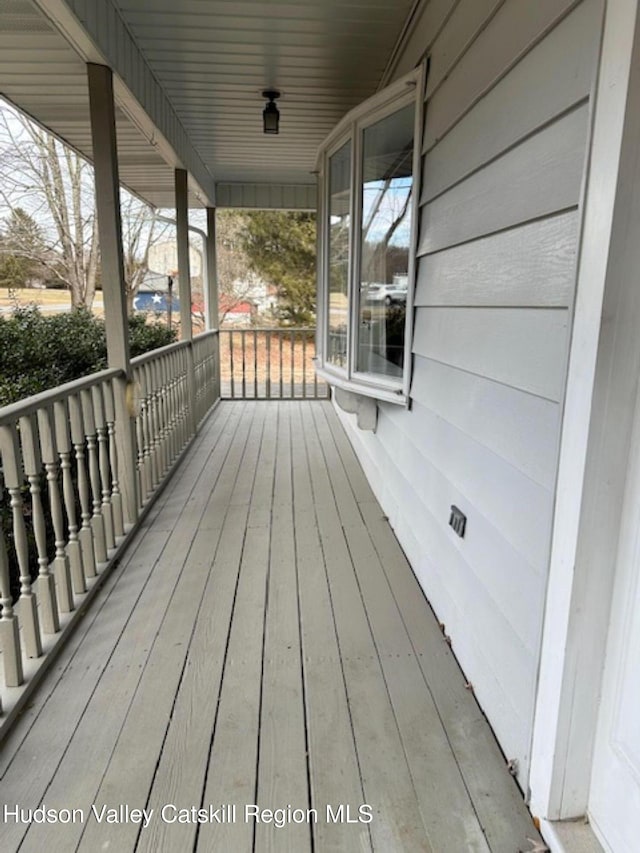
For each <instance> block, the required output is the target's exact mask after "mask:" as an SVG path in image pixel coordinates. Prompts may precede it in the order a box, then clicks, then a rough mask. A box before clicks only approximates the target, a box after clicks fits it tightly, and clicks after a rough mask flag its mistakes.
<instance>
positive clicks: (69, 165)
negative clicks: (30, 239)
mask: <svg viewBox="0 0 640 853" xmlns="http://www.w3.org/2000/svg"><path fill="white" fill-rule="evenodd" d="M0 145H1V148H0V181H1V184H0V197H1V198H2V202H3V203H4V206H5V208H7V209H8V210H10V211H11V210H13V209H15V207H16V206H18V205H19V206H20V207H22V208H25V209H26V210H27V211H28V213H29V214H30V216H32V217H33V219H34V220H36V221H37V222H38V223H39V224H41V226H42V229H43V234H44V244H45V250H44V251H43V252H42V253H41V254H40V256H39V257H37V258H33V260H37V261H38V262H40V263H42V264H44V266H46V267H48V268H49V269H50V271H51V273H52V275H54V276H55V277H56V278H58V279H59V280H61V281H63V282H64V283H65V284H66V285H67V287H68V288H69V291H70V293H71V304H72V305H73V307H74V308H80V307H86V308H90V307H91V305H92V303H93V298H94V295H95V290H96V284H97V279H98V234H97V220H96V215H95V197H94V194H93V191H92V190H93V187H92V180H91V178H92V176H91V174H90V166H89V164H88V163H87V161H86V160H84V159H83V158H82V157H80V156H79V155H78V154H76V153H75V152H74V151H72V150H71V149H70V148H67V147H66V146H64V145H63V144H62V143H61V142H59V141H58V140H57V139H55V138H54V137H53V136H51V135H50V134H48V133H46V132H45V131H44V130H42V129H41V128H40V127H38V126H37V125H35V124H34V123H33V122H31V121H29V119H27V118H26V117H25V116H23V115H21V114H20V113H16V112H14V111H13V110H9V109H7V108H5V107H3V108H2V109H0ZM28 251H29V248H28V247H26V246H25V252H28Z"/></svg>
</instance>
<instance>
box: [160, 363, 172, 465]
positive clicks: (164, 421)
mask: <svg viewBox="0 0 640 853" xmlns="http://www.w3.org/2000/svg"><path fill="white" fill-rule="evenodd" d="M167 364H168V361H167V357H166V355H165V356H164V357H163V358H161V359H160V361H159V363H158V373H159V376H160V391H159V394H160V447H161V449H162V473H163V475H164V474H166V473H167V471H168V470H169V466H170V465H171V460H170V458H169V456H170V451H169V410H168V407H167V402H168V401H167V388H168V378H167Z"/></svg>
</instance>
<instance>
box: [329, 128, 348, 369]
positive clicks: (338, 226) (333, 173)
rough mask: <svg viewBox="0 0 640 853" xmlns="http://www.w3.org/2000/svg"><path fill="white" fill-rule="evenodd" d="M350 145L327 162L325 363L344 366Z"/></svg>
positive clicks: (346, 322) (346, 323)
mask: <svg viewBox="0 0 640 853" xmlns="http://www.w3.org/2000/svg"><path fill="white" fill-rule="evenodd" d="M350 200H351V142H350V141H349V142H347V143H345V145H343V146H342V148H340V150H339V151H336V153H335V154H334V155H333V156H332V157H331V158H330V159H329V229H328V231H329V310H328V317H329V322H328V331H329V340H328V348H327V361H328V362H331V363H332V364H335V365H337V366H339V367H346V364H347V326H348V324H349V310H348V307H349V306H348V292H349V227H350V223H351V206H350Z"/></svg>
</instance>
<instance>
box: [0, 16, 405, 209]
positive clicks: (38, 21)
mask: <svg viewBox="0 0 640 853" xmlns="http://www.w3.org/2000/svg"><path fill="white" fill-rule="evenodd" d="M112 2H113V4H114V7H115V9H114V10H111V11H113V13H114V15H117V16H118V17H120V19H121V21H122V24H124V27H126V31H127V32H128V33H129V34H130V36H131V37H132V39H133V41H134V43H135V48H137V49H138V50H139V52H140V58H141V61H142V62H143V63H144V64H145V65H146V67H147V68H148V72H149V74H150V75H151V79H152V80H154V82H155V83H157V84H159V89H160V90H161V91H162V93H163V95H165V96H166V98H167V100H168V103H169V104H170V106H171V108H172V109H173V112H174V113H175V116H176V117H177V118H176V121H177V126H178V128H179V132H180V133H182V132H183V131H184V134H185V137H186V139H187V140H188V143H189V147H190V148H192V149H193V151H194V153H195V155H196V157H195V159H196V160H197V161H198V163H199V165H201V166H202V172H201V175H200V176H196V179H198V178H200V180H201V183H200V187H202V186H203V183H202V176H204V177H205V179H207V173H209V175H210V176H212V178H213V181H215V182H216V183H224V184H228V183H239V184H297V185H300V184H302V185H305V184H306V185H313V184H314V183H315V179H314V176H313V174H312V170H313V168H314V162H315V153H316V149H317V147H318V145H319V143H320V142H321V140H322V139H323V137H324V136H325V135H326V134H327V133H328V132H329V131H330V130H331V128H332V127H333V126H334V125H335V124H336V122H337V121H338V120H339V119H340V118H341V117H342V116H343V115H344V114H345V113H346V112H347V111H348V110H349V109H351V108H352V107H353V106H354V105H355V104H357V103H358V102H360V101H362V100H363V99H364V98H366V97H367V96H369V95H371V94H373V92H375V90H376V89H377V88H378V86H379V85H380V83H381V80H382V78H383V75H384V72H385V69H386V67H387V66H388V64H389V61H390V59H391V57H392V55H393V52H394V47H395V45H396V43H397V41H398V39H399V37H400V35H401V33H402V32H403V27H404V25H405V22H406V20H407V19H408V17H409V15H410V12H411V10H412V8H413V7H414V5H415V3H414V0H300V2H296V3H283V2H270V0H254V2H237V3H233V2H228V1H227V0H181V2H180V3H175V0H104V5H105V8H106V6H109V7H111V4H112ZM90 8H91V6H90V4H89V5H88V6H87V4H85V3H83V2H78V0H3V2H2V3H0V94H3V95H5V96H6V97H7V98H9V99H10V100H11V101H13V102H14V103H15V104H17V105H18V106H19V107H20V108H22V109H24V110H25V111H26V112H28V113H29V114H31V115H32V116H33V117H35V118H36V119H37V120H38V121H40V122H41V123H42V124H44V125H45V126H46V127H48V128H49V129H51V130H52V131H53V132H55V133H56V134H57V135H58V136H60V137H61V138H63V139H65V140H66V141H67V142H69V143H70V144H71V145H72V146H73V147H75V148H76V149H78V150H79V151H81V152H82V153H83V154H85V155H87V156H89V157H90V156H91V137H90V127H89V109H88V92H87V84H86V73H85V67H84V61H85V60H86V59H89V60H90V61H101V60H100V54H102V55H107V51H105V50H103V49H102V46H101V45H100V44H99V42H98V40H97V39H96V36H95V32H93V31H91V28H90V26H89V27H88V28H87V30H86V32H87V33H89V34H90V37H89V36H88V37H87V42H88V43H92V44H93V45H95V47H96V50H95V55H94V56H92V53H94V51H89V52H88V51H87V50H86V48H85V47H84V45H82V44H79V43H78V39H77V38H76V37H74V33H73V32H71V31H70V30H69V28H68V27H67V26H66V22H67V19H69V20H71V19H73V21H74V28H75V27H76V26H78V25H79V26H82V27H85V26H87V22H85V21H84V20H82V10H83V9H85V10H87V9H90ZM96 14H98V12H96ZM99 14H102V15H105V16H107V12H106V11H105V9H102V8H101V10H100V13H99ZM50 17H51V19H52V20H53V21H54V22H55V23H52V21H51V20H50V19H49V18H50ZM62 20H63V21H64V24H65V25H64V26H63V25H61V21H62ZM105 20H107V17H105ZM112 23H113V21H112V20H111V21H109V25H110V26H111V28H112V29H113V27H112ZM122 24H121V26H122ZM74 28H72V30H73V29H74ZM62 30H64V32H65V35H64V36H63V35H62V32H61V31H62ZM72 45H73V46H72ZM125 48H126V50H125ZM127 51H128V46H123V49H122V50H121V51H120V53H121V54H125V53H127ZM129 53H130V51H129ZM80 54H82V55H80ZM114 71H116V72H118V71H119V69H118V68H117V67H115V66H114ZM267 88H275V89H278V90H279V91H280V92H281V93H282V94H281V98H280V101H279V107H280V110H281V122H280V134H279V135H278V136H265V135H264V134H263V133H262V115H261V113H262V109H263V106H264V103H265V102H264V99H263V98H262V91H263V90H264V89H267ZM121 106H125V109H124V110H123V109H120V110H119V112H118V139H119V145H120V172H121V179H122V181H123V183H125V184H126V185H127V186H128V187H129V188H131V189H132V190H133V191H135V192H136V193H138V194H139V195H141V196H142V197H144V198H146V199H147V200H148V201H150V202H151V203H152V204H155V205H157V206H170V205H172V204H173V190H172V185H173V167H174V166H175V165H179V162H178V158H179V157H180V153H179V152H178V154H177V155H176V157H174V158H173V160H174V162H171V159H172V158H171V157H170V156H167V151H166V150H164V151H163V150H162V148H158V146H157V140H156V139H154V134H153V132H150V130H149V127H148V126H146V127H141V126H140V122H139V121H137V120H136V115H135V111H134V112H131V111H128V110H126V104H124V103H122V102H121ZM138 115H139V113H138ZM184 165H185V167H186V168H189V164H184ZM213 181H212V182H211V183H212V184H213ZM197 189H198V188H197V187H196V186H195V185H194V194H193V197H192V199H191V203H192V204H193V205H197V204H198V203H199V201H198V199H197V196H196V191H197ZM206 189H207V188H205V192H204V193H198V195H200V196H201V197H204V196H205V195H206V194H207V192H206Z"/></svg>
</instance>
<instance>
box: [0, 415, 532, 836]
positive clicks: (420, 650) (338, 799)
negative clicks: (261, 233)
mask: <svg viewBox="0 0 640 853" xmlns="http://www.w3.org/2000/svg"><path fill="white" fill-rule="evenodd" d="M446 640H447V638H446V637H445V636H444V635H443V633H442V631H441V629H440V627H439V625H438V623H437V621H436V620H435V618H434V616H433V613H432V611H431V610H430V608H429V606H428V604H427V603H426V601H425V599H424V597H423V594H422V592H421V590H420V587H419V586H418V583H417V581H416V579H415V577H414V575H413V573H412V571H411V568H410V567H409V565H408V563H407V561H406V559H405V557H404V555H403V553H402V550H401V549H400V547H399V545H398V543H397V541H396V539H395V537H394V534H393V532H392V530H391V528H390V527H389V525H388V523H387V521H386V519H385V517H384V516H383V514H382V511H381V509H380V506H379V505H378V503H377V501H376V500H375V498H374V495H373V493H372V491H371V489H370V487H369V485H368V483H367V481H366V479H365V477H364V475H363V473H362V470H361V468H360V466H359V463H358V461H357V459H356V457H355V454H354V452H353V450H352V448H351V445H350V443H349V442H348V440H347V437H346V435H345V433H344V431H343V429H342V426H341V425H340V423H339V421H338V420H337V417H336V415H335V413H334V411H333V408H332V406H331V404H330V403H329V402H327V401H320V400H313V401H222V402H219V403H218V404H217V406H215V407H214V408H213V410H212V412H211V413H210V414H209V416H208V417H207V418H206V419H205V420H204V421H203V425H202V426H201V428H200V430H199V432H198V434H197V435H196V437H195V438H194V440H193V442H192V443H191V445H190V447H189V449H188V450H187V452H186V454H184V455H183V457H182V461H181V462H180V464H179V465H177V467H176V468H175V469H174V473H173V474H172V475H171V477H170V479H169V480H168V483H167V485H166V487H165V488H164V489H163V490H162V491H161V493H160V494H159V495H158V497H157V498H156V499H155V501H154V502H153V503H152V505H151V506H150V507H149V508H148V510H147V514H146V515H145V516H144V518H143V520H142V522H141V524H140V526H139V527H138V529H137V532H136V533H135V534H134V536H133V538H132V539H131V541H130V543H129V546H128V548H127V550H126V552H125V553H124V554H123V555H122V557H121V559H120V561H119V563H118V564H117V565H116V567H115V568H114V570H113V571H112V573H111V574H110V575H109V576H108V578H107V579H106V581H105V583H104V584H103V586H102V588H101V589H100V590H99V591H98V592H97V595H96V596H95V599H94V601H93V604H92V606H91V608H90V609H87V610H86V612H85V613H84V614H83V618H82V619H81V620H80V621H79V624H78V627H77V630H76V631H75V633H74V634H73V635H72V636H71V637H70V638H69V639H68V640H67V642H66V644H65V645H64V647H63V648H62V651H61V652H60V654H59V656H58V657H57V659H56V660H55V662H54V665H53V666H52V667H50V668H49V671H48V672H47V674H46V676H45V677H44V678H43V680H42V681H41V683H40V685H39V688H38V690H37V691H36V692H35V693H33V694H32V696H31V699H30V704H28V705H27V706H26V707H24V709H23V712H22V714H21V715H20V716H19V718H18V719H17V721H16V723H15V725H14V726H13V728H12V730H11V731H10V733H9V734H8V736H7V738H6V740H5V742H4V744H3V747H2V751H1V753H0V774H1V781H0V795H1V797H2V801H3V803H5V804H7V805H6V808H8V809H10V810H14V809H22V810H24V811H25V812H26V811H28V810H29V809H31V810H34V809H36V808H37V807H38V806H42V805H44V806H46V808H47V809H51V810H54V811H55V814H56V815H57V816H58V817H59V818H60V822H58V823H53V822H52V819H49V820H47V822H44V823H42V822H36V820H35V819H34V818H33V815H31V816H29V815H28V814H25V815H24V818H25V820H24V822H23V820H22V817H21V816H20V815H19V814H16V816H13V815H8V816H7V815H5V816H4V820H3V821H2V825H1V826H0V847H1V849H3V850H14V849H18V848H20V850H23V851H27V850H42V849H43V848H45V847H46V849H48V850H50V851H54V850H60V851H69V850H87V851H94V850H117V851H130V850H149V851H158V850H166V851H177V850H191V849H193V850H196V849H197V850H217V851H223V850H224V851H226V850H234V851H244V850H259V851H263V850H278V851H284V850H291V851H296V853H298V852H299V851H304V850H314V849H315V850H318V851H328V850H344V851H347V850H348V851H353V850H371V849H375V850H380V851H392V850H394V851H396V850H397V851H414V850H415V851H436V853H438V851H463V850H475V851H488V850H491V851H504V853H514V851H519V850H532V849H542V847H537V846H536V840H537V839H539V836H538V835H537V833H536V830H535V828H534V826H533V823H532V821H531V817H530V815H529V813H528V811H527V809H526V807H525V805H524V803H523V801H522V796H521V794H520V792H519V790H518V789H517V786H516V784H515V781H514V780H513V779H512V777H511V776H510V775H509V772H508V769H507V766H506V762H505V759H504V757H503V755H502V754H501V752H500V750H499V748H498V746H497V743H496V741H495V739H494V737H493V734H492V732H491V730H490V728H489V726H488V724H487V722H486V720H485V718H484V716H483V714H482V712H481V711H480V709H479V707H478V705H477V703H476V701H475V699H474V695H473V690H472V686H471V685H469V684H466V683H465V680H464V678H463V676H462V673H461V671H460V670H459V668H458V666H457V664H456V661H455V658H454V657H453V654H452V652H451V649H450V647H449V645H448V644H447V641H446ZM251 804H255V805H257V806H260V807H262V808H269V809H271V810H272V811H274V814H273V816H272V819H271V820H270V818H269V814H268V813H264V814H263V815H262V820H261V821H260V822H258V821H256V820H254V819H253V817H252V815H249V819H248V820H245V816H246V815H245V811H244V810H245V806H247V805H251ZM92 805H94V806H95V809H96V811H97V813H98V814H102V807H103V806H106V807H107V808H108V809H112V808H115V809H118V808H120V807H124V806H125V805H126V806H127V807H128V808H129V813H128V815H125V814H123V813H121V812H119V813H118V822H107V812H105V813H104V819H103V821H102V822H98V820H97V819H96V815H95V814H93V813H92V809H91V807H92ZM233 805H235V806H236V812H235V814H234V813H233V811H232V810H231V806H233ZM174 806H175V808H174ZM328 806H330V807H331V811H330V812H328V811H327V807H328ZM363 806H369V807H370V809H367V808H362V809H361V807H363ZM163 807H164V812H163ZM210 807H212V809H213V810H214V812H215V813H216V814H217V818H216V817H214V816H211V812H210ZM289 807H290V810H288V809H289ZM341 807H342V810H340V808H341ZM200 808H202V809H204V810H205V811H204V815H205V817H204V818H203V817H202V814H201V815H197V814H195V813H194V812H193V811H192V810H193V809H200ZM278 808H283V809H284V810H285V812H284V814H283V815H278V814H276V813H275V810H276V809H278ZM64 809H76V810H77V811H76V813H75V814H73V815H72V816H71V817H70V819H69V822H62V821H63V820H65V819H66V818H67V817H68V816H67V815H66V813H64V812H63V811H61V810H64ZM133 809H140V810H142V809H146V810H147V814H148V815H149V821H148V825H147V826H146V828H144V827H143V824H144V823H145V822H146V820H145V818H144V817H143V816H142V815H136V814H135V813H134V812H132V811H131V810H133ZM180 809H187V810H188V812H182V813H181V812H179V810H180ZM294 809H299V810H301V811H300V812H294V811H293V810H294ZM359 809H360V811H359ZM151 810H153V813H151ZM287 810H288V811H287ZM314 810H315V811H314ZM109 815H111V813H109ZM180 815H182V819H181V818H180ZM369 815H370V816H371V820H370V822H368V818H369ZM163 817H164V819H163ZM280 817H282V818H283V822H284V825H283V826H282V827H279V826H278V825H277V823H276V822H280ZM358 818H360V819H361V820H360V821H359V820H358ZM182 820H184V822H182ZM298 820H300V821H301V822H297V821H298ZM200 821H202V822H200ZM218 821H220V822H218Z"/></svg>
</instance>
